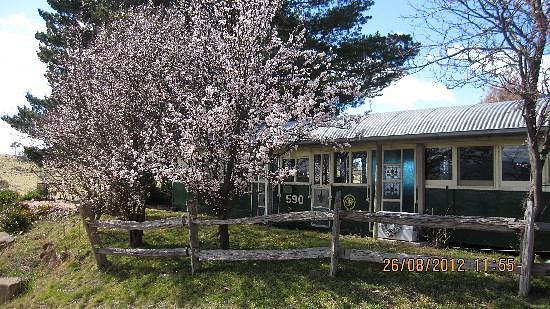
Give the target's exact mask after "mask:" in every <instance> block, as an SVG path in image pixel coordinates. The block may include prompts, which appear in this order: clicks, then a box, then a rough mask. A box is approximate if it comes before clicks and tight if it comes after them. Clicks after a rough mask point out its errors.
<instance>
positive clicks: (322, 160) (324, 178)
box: [311, 153, 330, 227]
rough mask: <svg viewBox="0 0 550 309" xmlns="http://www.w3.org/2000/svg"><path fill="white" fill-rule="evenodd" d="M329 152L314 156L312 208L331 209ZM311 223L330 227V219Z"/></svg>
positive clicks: (319, 209)
mask: <svg viewBox="0 0 550 309" xmlns="http://www.w3.org/2000/svg"><path fill="white" fill-rule="evenodd" d="M329 162H330V155H329V154H328V153H323V154H316V155H314V156H313V185H312V186H311V210H313V211H330V184H329V178H328V177H329ZM311 225H313V226H317V227H330V221H328V220H327V221H313V222H311Z"/></svg>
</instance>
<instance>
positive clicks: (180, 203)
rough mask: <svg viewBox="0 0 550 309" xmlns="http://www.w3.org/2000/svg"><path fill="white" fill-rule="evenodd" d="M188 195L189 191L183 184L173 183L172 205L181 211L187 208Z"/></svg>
mask: <svg viewBox="0 0 550 309" xmlns="http://www.w3.org/2000/svg"><path fill="white" fill-rule="evenodd" d="M187 195H188V193H187V191H186V190H185V187H184V186H183V184H181V183H177V182H176V183H174V184H173V185H172V207H174V208H176V209H177V210H181V211H185V210H187V205H186V204H185V202H186V201H187Z"/></svg>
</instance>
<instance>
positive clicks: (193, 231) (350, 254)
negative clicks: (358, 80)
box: [81, 192, 550, 276]
mask: <svg viewBox="0 0 550 309" xmlns="http://www.w3.org/2000/svg"><path fill="white" fill-rule="evenodd" d="M341 203H342V199H341V192H336V197H335V203H334V209H333V210H332V211H326V212H321V211H302V212H291V213H284V214H273V215H268V216H257V217H246V218H236V219H223V220H222V219H199V218H198V210H197V205H196V203H195V202H194V201H188V205H187V207H188V213H187V214H186V215H185V216H183V217H171V218H166V219H160V220H153V221H145V222H135V221H120V220H108V221H99V220H90V221H87V220H84V224H85V227H86V230H87V233H88V236H89V239H90V241H91V243H92V250H93V252H94V254H95V257H96V261H97V263H98V265H99V266H104V265H107V260H106V259H105V256H106V255H118V256H133V257H142V258H165V257H189V259H190V261H191V273H192V274H195V273H196V272H198V271H200V269H201V262H202V261H286V260H299V259H326V258H330V260H331V266H330V276H335V275H336V272H337V266H338V260H339V259H342V260H348V261H365V262H371V263H382V265H381V270H383V268H384V267H387V263H388V259H393V260H392V261H397V263H398V267H401V268H403V269H400V270H399V271H411V270H410V268H411V267H413V271H416V272H418V271H419V269H418V265H420V268H422V269H421V270H420V271H424V272H428V271H437V270H430V269H429V266H428V265H429V264H430V263H432V267H434V264H433V263H437V262H439V263H440V264H441V263H447V264H446V266H447V267H454V269H456V271H458V267H459V265H460V268H461V270H470V271H471V270H477V271H480V269H482V271H498V270H499V263H495V262H493V260H492V259H489V260H488V261H483V262H479V261H478V263H476V262H475V261H474V260H472V259H466V258H464V259H457V258H447V257H436V256H422V255H411V254H404V253H387V252H375V251H370V250H365V249H347V248H341V247H340V241H339V236H340V224H341V221H342V220H347V221H355V222H369V223H370V222H376V223H385V224H400V225H412V226H419V227H426V228H447V229H459V230H460V229H462V230H476V231H495V232H522V231H523V230H524V229H525V227H526V224H525V221H524V220H521V219H515V218H504V217H480V216H437V215H423V214H412V213H411V214H408V213H392V212H367V211H342V210H341ZM81 214H82V216H83V218H85V217H86V216H87V214H86V212H84V211H82V210H81ZM88 217H89V216H88ZM327 220H330V221H333V224H332V237H331V244H330V247H320V248H299V249H286V250H263V249H254V250H202V249H201V248H200V242H199V229H200V226H209V225H236V224H242V225H248V224H269V223H286V222H307V221H327ZM531 222H532V221H531ZM184 226H188V227H189V239H188V240H189V242H188V244H187V248H169V249H165V248H163V249H123V248H104V247H101V246H100V245H99V243H100V241H99V234H98V229H120V230H128V231H131V230H153V229H172V228H183V227H184ZM534 230H535V231H538V232H550V223H546V222H538V223H535V224H534ZM410 263H412V264H410ZM450 263H452V265H451V264H450ZM480 263H482V265H481V264H480ZM392 266H393V267H395V263H394V264H392ZM500 266H502V265H500ZM426 267H428V268H426ZM405 268H406V269H405ZM525 269H527V270H532V273H533V275H535V276H548V275H550V264H540V263H539V264H533V265H532V268H525ZM391 271H395V270H394V269H391ZM440 271H442V272H443V271H446V270H440ZM514 271H515V272H520V271H521V266H520V265H514Z"/></svg>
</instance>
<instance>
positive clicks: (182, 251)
mask: <svg viewBox="0 0 550 309" xmlns="http://www.w3.org/2000/svg"><path fill="white" fill-rule="evenodd" d="M96 250H97V252H98V253H100V254H107V255H123V256H137V257H176V256H189V252H188V250H187V249H186V248H174V249H121V248H97V249H96Z"/></svg>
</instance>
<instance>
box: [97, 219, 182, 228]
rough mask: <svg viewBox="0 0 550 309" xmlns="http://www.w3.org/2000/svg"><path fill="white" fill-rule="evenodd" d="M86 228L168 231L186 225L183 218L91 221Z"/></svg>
mask: <svg viewBox="0 0 550 309" xmlns="http://www.w3.org/2000/svg"><path fill="white" fill-rule="evenodd" d="M87 224H88V226H90V227H94V228H102V229H119V230H143V231H145V230H155V229H169V228H181V227H182V225H186V224H187V220H186V219H185V218H183V217H171V218H166V219H161V220H151V221H144V222H137V221H121V220H108V221H98V220H91V221H88V222H87Z"/></svg>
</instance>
